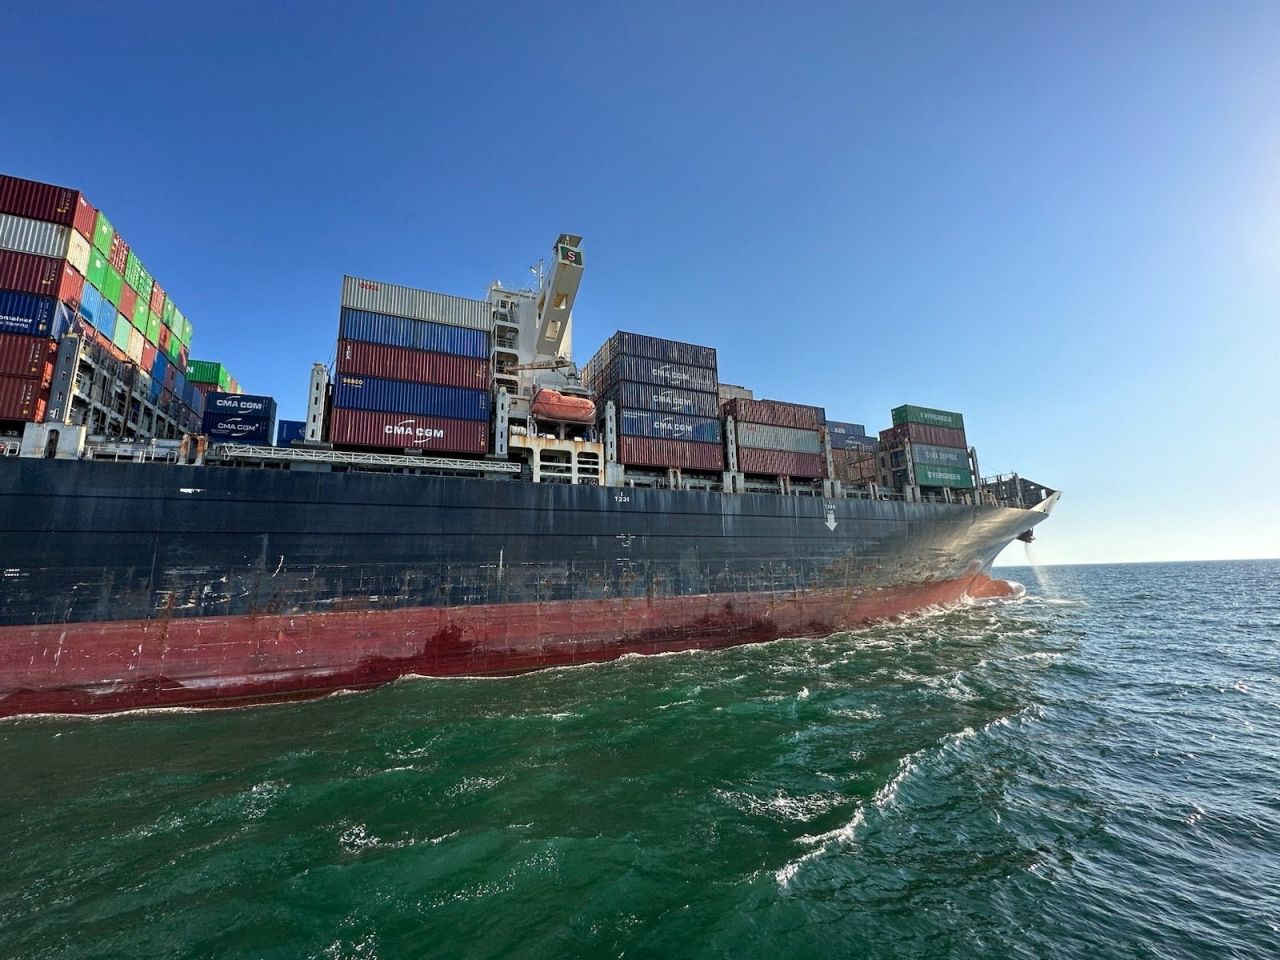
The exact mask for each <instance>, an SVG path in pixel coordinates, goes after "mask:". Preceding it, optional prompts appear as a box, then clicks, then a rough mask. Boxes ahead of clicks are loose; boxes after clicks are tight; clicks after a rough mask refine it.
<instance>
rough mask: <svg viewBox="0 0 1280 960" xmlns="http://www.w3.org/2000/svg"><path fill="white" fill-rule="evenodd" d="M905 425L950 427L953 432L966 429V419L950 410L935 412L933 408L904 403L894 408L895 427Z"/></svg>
mask: <svg viewBox="0 0 1280 960" xmlns="http://www.w3.org/2000/svg"><path fill="white" fill-rule="evenodd" d="M904 423H923V424H927V425H928V426H931V427H949V428H950V429H952V430H963V429H964V417H962V416H961V415H960V414H958V413H952V412H951V411H950V410H934V409H933V408H932V407H917V406H913V405H912V404H910V403H904V404H903V405H902V406H900V407H894V408H893V425H894V426H895V427H900V426H902V425H903V424H904Z"/></svg>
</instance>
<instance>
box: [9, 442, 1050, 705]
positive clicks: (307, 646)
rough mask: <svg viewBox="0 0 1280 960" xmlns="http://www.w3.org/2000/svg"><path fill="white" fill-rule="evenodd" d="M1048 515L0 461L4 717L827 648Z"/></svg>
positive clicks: (983, 574) (980, 584) (912, 606)
mask: <svg viewBox="0 0 1280 960" xmlns="http://www.w3.org/2000/svg"><path fill="white" fill-rule="evenodd" d="M1043 519H1044V514H1041V513H1036V512H1033V511H1025V510H1012V509H1005V508H995V507H960V506H955V505H945V504H908V503H902V502H897V501H892V502H891V501H870V500H847V499H841V500H834V501H825V500H822V499H819V498H806V497H781V496H769V495H733V496H724V495H720V494H714V493H693V492H675V491H658V490H642V489H634V490H632V489H619V488H600V487H576V486H575V487H570V486H551V485H545V484H530V483H522V482H512V481H507V482H501V481H486V480H477V479H458V478H425V477H401V476H388V475H372V474H369V475H355V474H351V475H342V474H329V473H324V474H321V473H313V474H308V473H302V472H300V471H298V472H295V471H269V470H255V469H232V468H213V467H203V468H201V467H178V466H162V465H150V464H117V463H100V462H87V461H85V462H56V461H39V460H9V461H7V462H0V536H2V537H3V541H2V542H3V544H4V548H3V549H4V555H3V557H0V566H3V567H4V571H3V572H4V576H3V578H0V716H5V715H14V714H27V713H47V712H66V713H79V712H100V711H106V710H119V709H133V708H140V707H154V706H176V705H190V706H200V705H218V704H222V705H230V704H239V703H251V702H262V701H268V700H274V699H284V698H296V697H305V696H316V695H320V694H324V693H327V692H331V691H334V690H339V689H358V688H365V687H371V686H376V685H378V684H381V683H386V682H388V681H391V680H394V679H396V678H398V677H402V676H406V675H428V676H457V675H495V674H510V673H517V672H522V671H526V670H532V669H538V668H542V667H548V666H562V665H571V664H579V663H589V662H598V661H605V660H610V659H614V658H617V657H619V656H623V655H625V654H629V653H641V654H644V653H660V652H673V651H679V650H688V649H711V648H718V647H726V646H732V645H736V644H741V643H750V642H760V641H765V640H772V639H775V638H777V637H783V636H796V637H799V636H826V635H829V634H831V633H833V632H837V631H839V630H843V629H848V628H851V627H855V626H858V625H861V624H865V623H868V622H874V621H877V620H883V619H886V618H889V617H893V616H897V615H901V614H905V613H909V612H911V611H914V610H919V609H921V608H924V607H929V606H940V605H946V604H951V603H955V602H958V601H960V600H962V599H963V598H964V597H966V596H985V595H998V594H999V593H1000V592H1001V589H1002V588H1001V586H1000V583H999V581H993V580H991V579H990V577H989V576H988V570H989V568H990V564H991V561H992V560H993V559H994V557H995V556H996V554H997V553H999V551H1000V549H1002V548H1003V547H1004V546H1005V545H1006V544H1007V543H1008V542H1009V541H1010V540H1011V539H1013V538H1014V537H1016V536H1018V535H1019V534H1020V533H1022V532H1024V531H1025V530H1028V529H1030V528H1031V527H1032V526H1034V525H1035V524H1036V523H1038V522H1039V521H1040V520H1043Z"/></svg>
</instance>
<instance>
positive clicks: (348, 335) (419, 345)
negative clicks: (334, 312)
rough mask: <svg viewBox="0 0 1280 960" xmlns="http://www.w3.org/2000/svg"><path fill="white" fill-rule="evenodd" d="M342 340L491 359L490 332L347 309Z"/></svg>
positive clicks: (341, 323)
mask: <svg viewBox="0 0 1280 960" xmlns="http://www.w3.org/2000/svg"><path fill="white" fill-rule="evenodd" d="M338 337H339V339H342V340H360V341H363V342H365V343H381V344H386V345H387V346H390V347H405V348H407V349H410V350H426V351H429V352H431V353H447V354H450V355H452V356H455V357H475V358H477V359H487V358H488V356H489V334H488V332H487V331H484V330H473V329H470V328H467V327H458V326H450V325H449V324H447V323H435V322H432V321H428V320H414V319H411V318H407V317H396V316H391V315H389V314H384V313H376V312H372V311H369V310H356V309H353V308H350V307H344V308H343V309H342V313H341V315H340V316H339V320H338Z"/></svg>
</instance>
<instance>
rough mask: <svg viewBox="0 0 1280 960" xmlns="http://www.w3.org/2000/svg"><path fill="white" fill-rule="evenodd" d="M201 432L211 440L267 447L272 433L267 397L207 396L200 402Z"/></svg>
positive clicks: (273, 408)
mask: <svg viewBox="0 0 1280 960" xmlns="http://www.w3.org/2000/svg"><path fill="white" fill-rule="evenodd" d="M204 400H205V409H204V421H203V428H204V429H203V432H204V433H205V435H206V436H208V437H209V438H210V439H212V440H220V441H227V442H233V443H252V444H258V445H262V446H270V445H271V441H272V439H273V438H274V436H275V430H276V402H275V400H274V399H272V398H271V397H254V396H249V395H248V394H243V393H220V392H211V393H209V394H207V395H206V396H205V398H204Z"/></svg>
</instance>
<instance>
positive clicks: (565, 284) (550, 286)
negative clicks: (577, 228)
mask: <svg viewBox="0 0 1280 960" xmlns="http://www.w3.org/2000/svg"><path fill="white" fill-rule="evenodd" d="M581 245H582V238H581V237H579V236H575V235H574V234H571V233H562V234H560V236H559V238H558V239H557V240H556V242H555V246H554V247H553V248H552V249H553V251H554V253H555V258H554V259H553V260H552V263H551V273H550V275H549V276H548V277H547V279H546V281H545V283H543V285H542V288H541V289H540V290H539V291H538V307H537V324H536V325H537V331H538V333H537V340H536V342H535V346H534V352H535V353H536V354H538V355H539V356H547V357H558V356H559V355H560V353H561V352H562V351H563V348H564V343H565V339H566V336H567V335H568V332H569V317H570V314H571V313H572V312H573V301H574V298H576V297H577V296H578V285H579V284H581V283H582V250H581Z"/></svg>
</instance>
